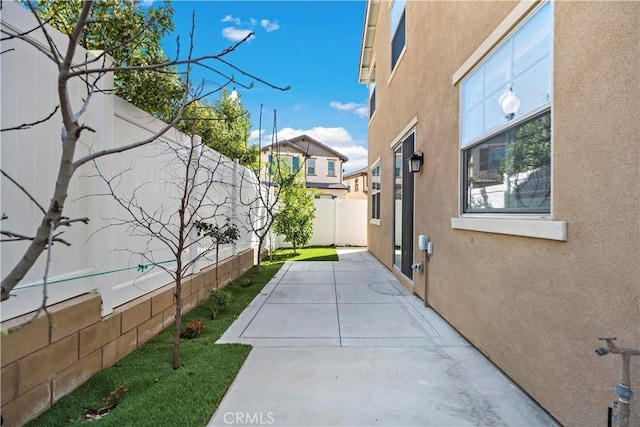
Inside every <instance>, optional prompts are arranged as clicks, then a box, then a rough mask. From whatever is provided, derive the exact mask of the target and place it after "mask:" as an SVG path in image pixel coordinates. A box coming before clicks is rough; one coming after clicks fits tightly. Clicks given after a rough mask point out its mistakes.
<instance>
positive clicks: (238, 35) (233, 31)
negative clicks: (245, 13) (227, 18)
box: [222, 27, 255, 42]
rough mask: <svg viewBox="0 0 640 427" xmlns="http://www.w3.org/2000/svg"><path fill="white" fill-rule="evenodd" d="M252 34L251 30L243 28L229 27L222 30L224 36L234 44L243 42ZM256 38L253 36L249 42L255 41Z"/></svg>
mask: <svg viewBox="0 0 640 427" xmlns="http://www.w3.org/2000/svg"><path fill="white" fill-rule="evenodd" d="M250 33H251V30H244V29H242V28H235V27H227V28H223V29H222V36H223V37H224V38H225V39H227V40H230V41H232V42H239V41H240V40H243V39H244V38H245V37H247V36H248V35H249V34H250ZM254 37H255V36H251V38H250V39H249V40H251V39H253V38H254Z"/></svg>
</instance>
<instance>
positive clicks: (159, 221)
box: [96, 136, 236, 369]
mask: <svg viewBox="0 0 640 427" xmlns="http://www.w3.org/2000/svg"><path fill="white" fill-rule="evenodd" d="M163 145H164V147H165V149H164V150H162V152H161V153H160V154H159V156H158V159H157V160H156V159H151V160H152V161H154V163H155V165H156V166H157V167H158V172H157V173H156V179H155V181H149V182H144V183H142V184H140V185H137V186H136V187H135V188H134V189H133V190H132V191H128V190H127V189H126V188H123V187H127V186H128V185H125V183H126V184H129V183H130V182H131V181H130V180H127V179H126V178H127V177H126V174H127V171H125V172H119V173H116V174H114V175H112V176H107V173H106V171H103V170H101V169H100V166H99V165H98V164H97V162H96V170H97V171H98V173H97V176H98V177H99V178H101V179H102V180H103V181H104V183H105V185H106V187H105V188H106V190H105V192H104V193H101V194H99V196H106V197H108V198H109V199H112V200H115V202H116V203H117V204H118V205H119V206H120V208H121V211H122V213H123V215H124V217H122V218H105V220H106V222H107V223H108V225H106V226H105V227H103V229H105V228H106V229H109V228H111V227H114V226H116V227H123V228H124V229H125V230H126V234H127V236H130V237H134V238H135V237H137V238H142V239H141V240H143V241H145V242H146V244H145V246H144V247H142V248H137V249H131V248H130V247H129V246H127V247H126V248H124V249H122V250H124V251H127V252H129V253H130V254H131V255H135V256H138V257H140V258H141V259H143V260H145V261H146V262H147V263H148V264H146V265H149V266H151V269H153V268H155V267H158V268H160V269H162V270H164V271H165V272H166V273H168V274H169V275H171V277H172V279H173V280H174V282H175V292H174V297H175V304H176V310H175V330H174V342H173V368H174V369H179V368H180V332H181V330H182V284H183V279H184V277H185V276H188V275H189V274H191V272H192V270H193V268H194V267H195V266H196V263H198V261H200V260H202V259H203V258H205V257H207V256H208V255H210V254H212V253H213V252H214V251H215V253H216V260H217V259H218V251H219V250H220V246H221V244H228V243H231V241H230V240H229V239H226V240H224V241H222V242H221V241H220V240H219V239H213V238H212V237H211V236H210V234H209V233H207V232H202V230H203V229H204V230H211V229H212V228H213V227H215V226H216V225H217V224H222V223H225V224H227V223H230V224H232V222H230V221H232V219H230V214H231V211H232V209H231V207H230V203H231V202H232V193H233V189H232V188H231V185H232V180H233V178H232V177H233V174H234V173H235V168H236V163H235V162H233V161H231V160H229V159H226V158H225V157H223V156H222V155H220V154H219V153H216V152H215V151H213V150H211V149H209V148H207V147H206V146H204V145H203V143H202V139H201V138H200V137H199V136H193V137H192V138H191V142H190V143H189V144H188V145H183V144H180V143H173V142H166V141H165V142H163ZM147 160H149V159H147ZM159 162H160V163H161V164H158V163H159ZM158 188H165V193H166V195H174V197H173V201H174V202H175V203H173V204H171V205H169V206H168V205H166V204H163V203H161V204H156V205H155V206H153V203H149V201H148V200H147V201H146V202H145V201H143V200H142V197H140V196H141V195H142V194H145V193H149V192H154V191H157V189H158ZM225 193H227V194H225ZM166 195H165V198H164V199H165V200H166ZM103 229H102V230H103ZM167 251H168V252H169V253H170V254H171V256H172V257H174V259H175V266H174V265H173V263H171V264H165V263H164V261H162V262H159V261H160V259H159V257H162V258H165V257H166V252H167Z"/></svg>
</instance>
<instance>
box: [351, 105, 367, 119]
mask: <svg viewBox="0 0 640 427" xmlns="http://www.w3.org/2000/svg"><path fill="white" fill-rule="evenodd" d="M353 112H354V113H356V114H357V115H359V116H360V117H363V118H366V117H367V116H368V115H369V107H367V106H366V105H363V106H360V107H358V108H356V109H355V110H353Z"/></svg>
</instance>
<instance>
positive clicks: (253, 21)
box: [249, 18, 258, 27]
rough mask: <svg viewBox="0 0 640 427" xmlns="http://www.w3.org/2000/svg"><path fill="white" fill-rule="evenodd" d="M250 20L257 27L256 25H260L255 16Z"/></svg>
mask: <svg viewBox="0 0 640 427" xmlns="http://www.w3.org/2000/svg"><path fill="white" fill-rule="evenodd" d="M249 22H250V23H251V26H252V27H255V26H256V25H258V21H256V20H255V18H251V19H250V20H249Z"/></svg>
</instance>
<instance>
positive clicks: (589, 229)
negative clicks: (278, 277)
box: [359, 0, 640, 425]
mask: <svg viewBox="0 0 640 427" xmlns="http://www.w3.org/2000/svg"><path fill="white" fill-rule="evenodd" d="M639 16H640V3H638V2H537V1H520V2H517V1H516V2H501V1H490V2H489V1H469V2H450V1H425V2H421V1H411V2H409V1H400V0H396V1H395V2H393V3H389V2H382V1H376V0H368V1H367V4H366V14H365V22H364V32H363V38H362V49H361V52H360V68H359V81H360V82H361V83H364V84H367V85H368V88H369V106H370V120H369V129H368V134H369V141H368V150H369V170H370V173H371V181H372V185H371V188H370V191H369V194H370V198H369V200H370V202H369V204H370V206H369V212H370V221H369V229H368V242H369V243H368V245H369V250H370V251H371V253H372V254H373V255H375V256H376V257H377V258H378V259H380V260H381V261H382V262H383V263H384V264H386V266H387V267H388V268H389V269H390V270H391V271H392V272H393V273H394V275H396V276H397V277H398V278H399V280H401V282H402V283H403V284H404V285H405V286H406V287H407V288H408V289H410V290H412V291H413V292H414V293H415V294H416V295H417V296H418V297H420V298H422V299H423V300H424V301H425V302H426V304H428V305H429V306H431V307H433V309H434V310H436V311H437V312H438V313H439V314H441V315H442V316H443V317H444V318H445V319H446V320H447V321H448V322H449V323H450V324H451V325H453V326H454V327H455V328H456V329H457V330H458V331H460V332H461V333H462V334H463V335H464V336H465V337H466V338H467V339H468V340H469V341H470V342H471V343H473V344H474V345H475V346H477V347H478V348H479V349H480V350H481V351H482V352H483V353H484V354H485V355H486V356H487V357H488V358H489V359H491V360H492V361H493V362H494V363H496V364H497V365H498V366H499V367H500V368H501V369H502V370H503V371H504V372H505V373H506V374H507V375H508V376H509V377H511V378H512V379H513V380H514V381H515V382H517V383H518V384H519V385H520V386H521V387H522V388H523V389H524V390H525V391H526V392H527V393H529V394H530V395H531V396H532V397H533V398H534V399H535V400H536V401H537V402H538V403H539V404H540V405H542V406H543V407H544V408H545V409H546V410H548V411H549V412H550V413H551V414H552V415H553V416H554V417H556V419H557V420H559V421H560V422H561V423H562V424H565V425H605V424H606V413H607V411H606V409H607V406H608V404H609V402H610V401H611V399H613V398H614V397H615V394H614V391H613V386H614V385H615V383H616V382H617V381H618V374H619V369H620V361H619V358H618V357H617V356H608V357H607V358H599V357H596V355H595V354H594V353H593V350H594V348H595V347H598V346H599V345H601V343H600V342H599V341H598V337H599V336H604V335H613V336H617V337H618V344H619V345H622V346H624V347H635V348H638V347H640V309H639V307H640V262H639V258H638V257H639V249H640V205H639V203H638V196H637V193H638V188H640V179H639V173H638V170H639V169H638V161H639V158H640V153H639V147H640V125H639V123H640V89H639V82H640V74H639V72H638V70H640V62H639V58H640V50H639V46H640V31H639V29H638V17H639ZM414 154H415V157H416V158H417V159H419V156H420V155H421V154H422V155H423V159H424V164H422V166H421V170H420V171H419V172H417V173H411V172H409V161H408V159H409V158H410V157H411V156H412V155H414ZM374 187H375V190H374ZM419 235H428V237H429V238H430V239H431V241H432V242H433V246H432V247H433V253H432V254H431V255H427V253H426V252H425V251H423V250H420V249H419V248H418V242H419V239H418V236H419ZM414 262H417V263H422V265H423V266H424V269H422V270H419V269H416V270H413V269H412V264H413V263H414ZM614 358H615V359H614ZM637 362H638V361H633V362H632V365H633V364H634V363H635V368H633V370H632V379H631V382H632V383H634V384H639V383H640V369H638V368H640V365H639V364H638V363H637ZM639 408H640V399H633V400H632V415H631V418H632V420H635V423H638V422H639V421H638V420H640V409H639Z"/></svg>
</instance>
